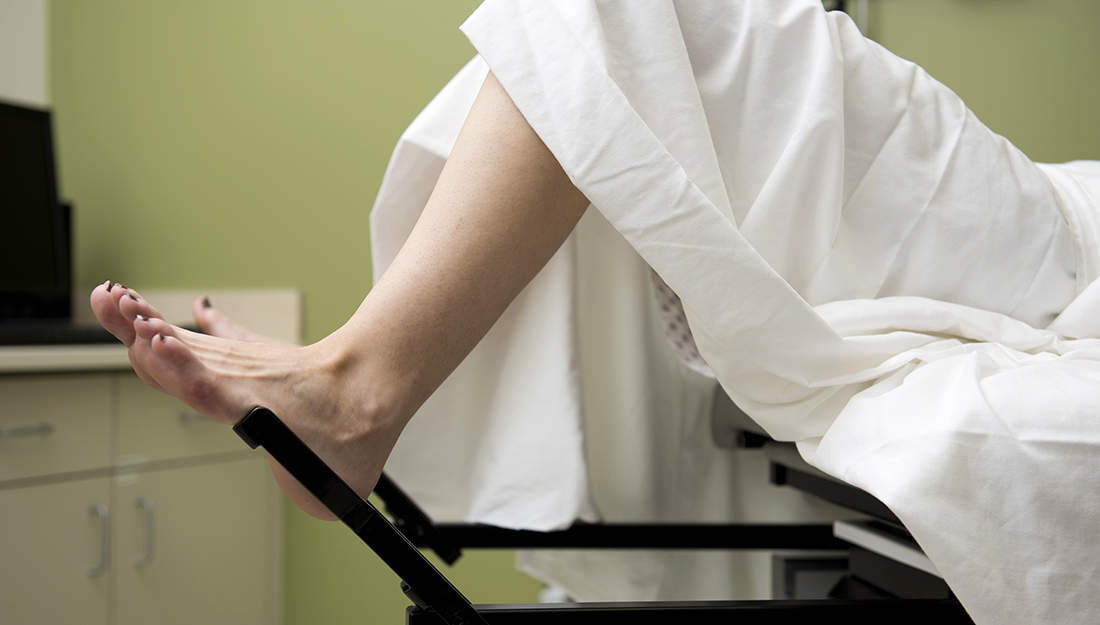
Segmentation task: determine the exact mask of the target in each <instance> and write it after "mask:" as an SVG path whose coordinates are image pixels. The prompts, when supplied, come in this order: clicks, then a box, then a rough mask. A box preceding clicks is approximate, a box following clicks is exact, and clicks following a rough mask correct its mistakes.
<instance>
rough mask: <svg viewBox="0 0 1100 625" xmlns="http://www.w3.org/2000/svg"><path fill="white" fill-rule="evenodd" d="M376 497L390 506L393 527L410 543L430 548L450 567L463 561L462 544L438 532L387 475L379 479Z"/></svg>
mask: <svg viewBox="0 0 1100 625" xmlns="http://www.w3.org/2000/svg"><path fill="white" fill-rule="evenodd" d="M374 494H375V495H377V496H378V497H380V498H381V499H382V501H383V502H385V504H386V512H388V513H389V515H390V517H391V518H392V519H393V524H394V526H395V527H397V529H398V531H400V532H401V533H402V534H404V535H405V538H408V539H409V542H411V543H412V544H414V545H416V546H417V547H427V548H429V549H431V550H432V551H434V552H435V554H436V555H437V556H439V558H440V559H441V560H443V561H444V562H446V563H447V564H454V563H455V562H456V561H457V560H458V559H459V558H461V557H462V549H460V548H459V546H460V545H461V544H462V543H458V545H456V544H455V541H454V540H453V539H452V538H450V537H448V536H446V535H444V534H443V533H441V532H440V531H439V529H437V527H438V526H436V524H435V523H433V522H432V520H431V519H430V518H428V515H427V514H425V513H424V511H423V510H421V509H420V506H418V505H416V503H414V502H413V500H412V498H411V497H409V496H408V495H406V494H405V491H403V490H401V489H400V488H398V487H397V484H395V483H394V482H393V480H391V479H390V478H389V477H387V476H386V474H385V473H384V472H383V473H382V475H380V476H379V477H378V483H377V484H376V485H375V486H374Z"/></svg>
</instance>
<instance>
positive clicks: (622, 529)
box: [233, 408, 972, 625]
mask: <svg viewBox="0 0 1100 625" xmlns="http://www.w3.org/2000/svg"><path fill="white" fill-rule="evenodd" d="M233 430H234V431H235V432H237V434H238V435H239V436H240V437H241V438H242V439H244V441H245V442H246V443H248V445H249V446H250V447H252V448H253V449H255V448H257V447H261V446H262V447H263V448H264V449H265V450H267V452H268V453H269V454H271V456H272V457H273V458H275V460H277V461H278V462H279V464H281V465H282V466H283V467H284V468H285V469H286V470H287V471H289V472H290V474H291V475H293V476H294V477H295V478H296V479H297V480H298V481H299V482H300V483H301V484H302V485H303V486H304V487H305V488H306V489H307V490H308V491H309V492H310V493H312V494H313V495H314V496H315V497H317V499H318V500H320V501H321V502H322V503H323V504H324V505H325V506H326V507H327V508H328V509H329V510H330V511H332V513H333V514H335V515H336V516H337V517H338V518H339V519H340V520H341V521H343V522H344V524H345V525H347V526H348V527H349V528H350V529H351V530H352V531H353V532H354V533H355V534H356V535H357V536H359V538H360V539H361V540H362V541H363V542H365V543H366V544H367V546H368V547H370V548H371V549H372V550H373V551H374V552H375V553H376V554H378V556H379V557H380V558H381V559H382V561H383V562H385V563H386V565H387V566H389V567H390V568H391V569H392V570H393V571H394V573H396V574H397V575H398V577H400V578H401V580H402V583H401V587H402V590H403V591H404V592H405V594H406V595H407V596H408V597H409V598H410V600H412V602H413V603H414V604H415V605H414V606H411V607H410V608H409V609H408V611H407V612H406V622H407V623H409V624H410V625H427V624H428V623H433V624H434V623H447V624H448V625H459V624H474V623H487V622H491V623H508V624H511V623H516V624H519V623H523V624H542V623H551V622H553V623H559V622H563V621H564V620H565V619H568V620H569V622H570V624H571V625H584V624H587V623H596V622H599V623H603V622H605V621H606V620H607V619H608V618H629V619H630V621H631V622H632V623H658V622H660V623H666V622H669V621H670V620H674V621H676V622H678V621H679V620H680V619H692V621H693V622H704V623H706V622H719V621H720V622H727V621H729V620H731V619H737V622H739V623H746V624H751V623H768V624H769V625H775V624H777V623H795V622H798V623H802V622H804V620H805V619H806V618H807V617H810V616H814V617H822V616H830V617H836V618H837V619H844V621H845V622H846V623H852V624H856V623H876V624H877V623H880V622H881V621H882V620H883V619H888V618H896V617H897V616H899V615H905V617H906V618H909V617H915V618H921V619H935V620H936V621H937V622H938V623H939V624H940V625H948V624H951V623H972V621H971V620H970V618H969V617H968V616H967V614H966V612H965V610H963V608H962V606H961V605H960V604H959V603H958V601H957V600H955V599H954V598H948V599H891V600H858V601H853V600H830V601H806V600H800V601H704V602H642V603H636V602H619V603H574V604H523V605H507V606H501V605H479V606H473V605H471V604H470V602H469V600H467V599H466V597H465V596H463V595H462V593H461V592H459V591H458V589H456V588H455V587H454V586H453V585H451V583H450V582H449V581H448V580H447V578H446V577H445V576H444V575H443V574H442V573H440V572H439V570H438V569H436V568H435V567H434V566H432V564H431V563H430V562H428V560H427V559H425V558H424V556H423V554H421V553H420V551H419V550H418V549H417V547H427V548H430V549H432V550H433V551H435V552H436V553H437V554H438V555H439V557H440V558H442V559H443V560H444V561H445V562H447V563H448V564H452V563H454V562H455V561H456V560H457V559H458V558H459V557H460V556H461V553H462V548H463V547H467V548H478V549H497V548H499V549H504V548H507V549H517V548H528V549H576V548H599V549H609V548H610V549H638V548H644V549H800V550H836V549H847V548H849V547H850V545H849V544H848V543H846V542H844V541H842V540H839V539H837V538H835V537H834V536H833V535H832V527H831V526H830V525H827V524H797V525H796V524H770V525H767V524H722V525H717V524H709V525H698V524H692V525H687V524H662V525H652V524H591V525H589V524H578V525H574V526H573V527H571V528H569V529H566V530H562V531H557V532H530V531H521V530H508V529H503V528H497V527H491V526H484V525H469V524H438V525H437V524H435V523H433V522H432V521H431V519H430V518H429V517H428V515H426V514H425V513H424V512H423V511H422V510H420V508H419V507H418V506H417V505H416V504H415V503H414V502H413V501H412V500H411V499H410V498H409V497H408V496H407V495H406V494H405V493H404V492H402V491H401V489H400V488H398V487H397V485H396V484H394V483H393V482H392V480H390V479H389V478H387V477H386V476H385V475H383V476H381V478H380V479H379V482H378V485H377V486H376V487H375V494H377V495H378V496H379V497H381V498H382V499H383V501H384V502H385V504H386V509H387V511H388V512H389V513H390V514H391V515H392V516H393V517H394V523H392V524H391V523H390V521H389V520H387V519H386V518H385V516H383V515H382V514H381V513H380V512H379V511H378V510H377V509H376V508H375V507H374V506H372V505H371V504H370V503H369V502H367V501H366V500H364V499H363V498H361V497H360V496H359V495H357V494H356V493H355V491H353V490H352V489H351V488H350V487H349V486H348V485H347V484H346V483H345V482H344V481H343V480H341V479H340V478H339V476H337V475H336V473H335V472H333V471H332V469H330V468H329V467H328V466H327V465H326V464H325V463H324V462H323V461H322V460H321V459H320V458H318V457H317V455H316V454H314V453H313V451H312V450H310V448H309V447H308V446H306V444H305V443H303V442H302V441H301V439H299V438H298V437H297V436H296V435H295V434H294V432H293V431H291V430H290V428H288V427H287V426H286V425H285V424H284V423H283V422H282V421H281V420H280V419H279V418H278V417H277V416H275V414H274V413H273V412H271V411H270V410H268V409H266V408H256V409H254V410H253V411H252V412H250V413H249V414H248V416H246V417H245V418H244V419H242V420H241V422H240V423H238V424H237V425H236V426H234V428H233ZM880 505H881V504H880Z"/></svg>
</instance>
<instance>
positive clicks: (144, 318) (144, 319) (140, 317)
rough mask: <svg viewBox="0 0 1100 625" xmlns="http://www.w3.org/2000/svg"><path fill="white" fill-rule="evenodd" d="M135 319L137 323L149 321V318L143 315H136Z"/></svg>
mask: <svg viewBox="0 0 1100 625" xmlns="http://www.w3.org/2000/svg"><path fill="white" fill-rule="evenodd" d="M137 318H138V321H149V318H148V317H146V316H144V315H138V316H137Z"/></svg>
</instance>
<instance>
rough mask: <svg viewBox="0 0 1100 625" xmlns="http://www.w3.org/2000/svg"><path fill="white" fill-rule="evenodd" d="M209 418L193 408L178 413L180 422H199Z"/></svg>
mask: <svg viewBox="0 0 1100 625" xmlns="http://www.w3.org/2000/svg"><path fill="white" fill-rule="evenodd" d="M209 420H210V419H208V418H207V417H206V416H205V415H203V414H202V413H199V412H195V411H194V410H185V411H183V412H181V413H180V423H200V422H202V421H209Z"/></svg>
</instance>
